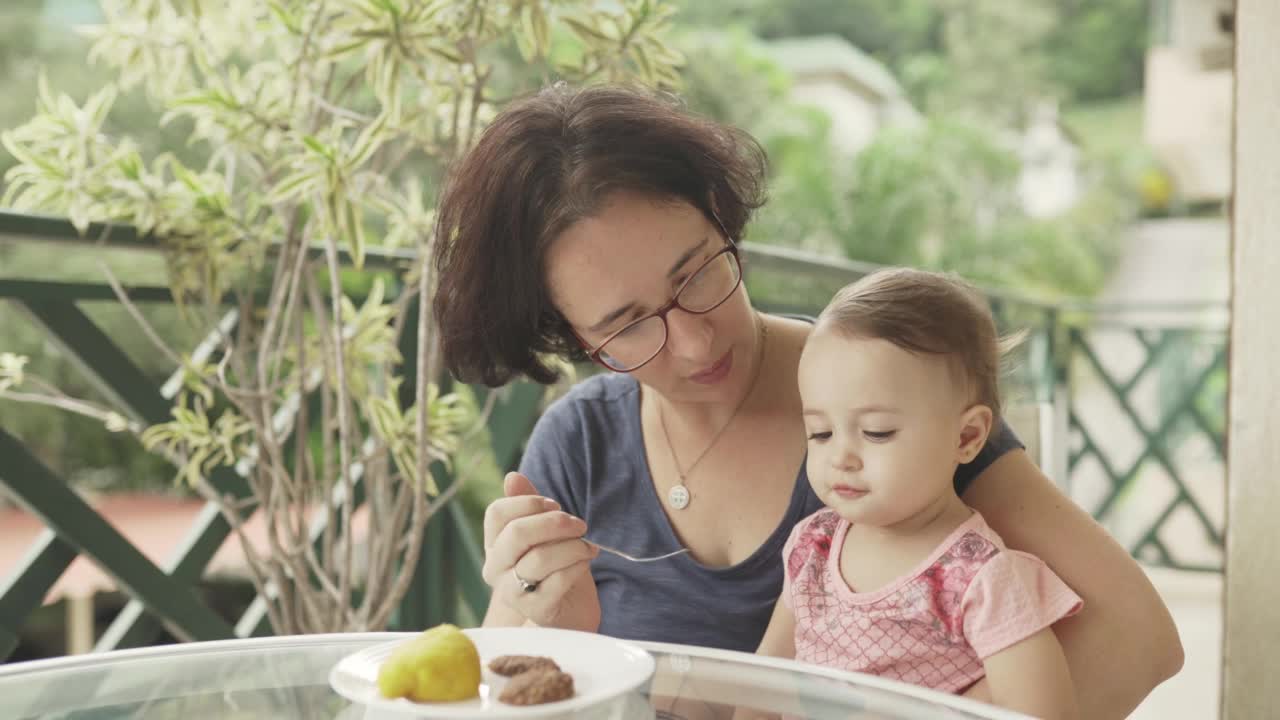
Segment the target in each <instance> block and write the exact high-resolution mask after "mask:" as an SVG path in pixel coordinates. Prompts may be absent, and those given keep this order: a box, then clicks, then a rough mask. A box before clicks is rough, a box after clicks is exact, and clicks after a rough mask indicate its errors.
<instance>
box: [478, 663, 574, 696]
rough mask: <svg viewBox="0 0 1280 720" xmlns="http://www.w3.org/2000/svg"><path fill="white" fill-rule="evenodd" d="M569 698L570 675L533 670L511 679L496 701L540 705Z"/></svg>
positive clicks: (571, 686) (554, 671)
mask: <svg viewBox="0 0 1280 720" xmlns="http://www.w3.org/2000/svg"><path fill="white" fill-rule="evenodd" d="M494 672H497V671H496V670H495V671H494ZM570 697H573V676H572V675H569V674H568V673H563V672H560V671H559V670H553V669H551V668H535V669H533V670H527V671H525V672H523V673H520V674H519V675H516V676H515V677H513V678H511V681H510V682H508V683H507V686H506V687H505V688H503V689H502V694H501V695H499V696H498V699H499V700H501V701H502V702H504V703H507V704H508V705H541V704H543V703H550V702H556V701H557V700H564V699H566V698H570Z"/></svg>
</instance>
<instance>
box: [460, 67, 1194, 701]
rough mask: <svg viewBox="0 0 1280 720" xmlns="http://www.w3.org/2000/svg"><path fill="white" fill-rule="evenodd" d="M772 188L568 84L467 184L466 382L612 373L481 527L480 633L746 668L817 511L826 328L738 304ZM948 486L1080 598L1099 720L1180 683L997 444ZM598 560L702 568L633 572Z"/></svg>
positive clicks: (1077, 667) (503, 132)
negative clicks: (808, 357) (678, 647)
mask: <svg viewBox="0 0 1280 720" xmlns="http://www.w3.org/2000/svg"><path fill="white" fill-rule="evenodd" d="M764 169H765V161H764V154H763V151H762V150H761V149H760V147H759V146H758V145H757V144H756V143H755V142H754V141H753V140H752V139H751V138H750V137H748V136H747V135H746V134H744V133H742V132H741V131H739V130H736V129H733V128H729V127H724V126H722V125H719V124H716V123H714V122H711V121H708V120H705V119H701V118H698V117H695V116H692V115H689V114H687V113H685V112H683V111H682V110H681V109H680V108H679V107H677V106H676V105H675V104H674V103H671V102H669V101H668V100H666V99H663V98H659V97H656V96H654V95H651V94H648V93H646V92H642V91H638V90H629V89H622V88H616V87H594V88H587V89H574V88H569V87H566V86H563V85H558V86H556V87H553V88H550V89H548V90H545V91H543V92H541V93H538V94H537V95H534V96H532V97H530V98H527V99H525V100H523V101H521V102H518V103H515V104H513V105H512V106H510V107H509V108H508V109H506V110H505V111H504V112H502V113H501V114H500V115H499V116H498V117H497V118H496V119H495V120H494V122H493V123H492V125H490V127H489V128H488V129H487V131H486V132H485V133H484V135H483V136H482V137H481V139H480V140H479V142H478V144H477V145H476V147H475V148H474V149H473V150H472V151H471V152H470V153H469V154H468V155H467V156H466V157H464V158H463V159H462V160H461V161H460V162H459V164H458V165H457V166H456V167H454V168H453V170H452V173H451V176H450V178H449V182H448V184H447V186H446V188H445V190H444V193H443V195H442V198H441V202H440V205H439V209H438V213H439V214H438V218H437V222H438V227H437V232H438V237H439V238H440V243H439V244H438V246H437V251H436V252H437V255H436V258H435V261H436V267H437V269H438V270H439V277H440V284H439V286H438V289H437V294H436V297H435V313H436V320H437V322H438V323H439V327H440V330H441V333H442V342H443V351H444V353H445V357H446V359H447V361H448V363H449V365H450V367H451V368H452V370H453V371H454V372H455V373H457V374H458V375H459V376H461V377H464V378H468V379H478V380H481V381H483V382H485V383H488V384H490V385H497V384H501V383H504V382H506V381H507V380H509V379H511V378H513V377H515V376H517V375H526V376H528V377H530V378H531V379H533V380H535V381H539V382H549V381H552V380H554V379H555V377H556V372H555V370H554V360H553V359H552V358H550V357H549V356H560V357H564V358H571V359H581V358H582V357H583V355H587V356H589V357H590V358H591V359H592V360H594V361H596V362H597V363H599V364H601V365H603V366H605V367H606V368H608V370H609V372H606V373H603V374H601V375H598V376H595V377H592V378H591V379H589V380H587V381H585V382H583V383H581V384H579V385H578V386H577V387H576V388H574V389H573V390H572V391H571V392H570V393H569V394H568V395H566V396H565V397H564V398H562V399H560V400H559V401H557V402H556V403H555V404H554V405H553V406H552V407H551V408H550V409H549V410H548V411H547V412H546V413H545V414H544V416H543V417H542V418H541V419H540V420H539V422H538V424H537V426H536V427H535V429H534V431H533V433H532V435H531V437H530V439H529V443H528V447H527V449H526V452H525V455H524V458H523V460H522V462H521V467H520V473H513V474H510V475H508V476H507V478H506V481H505V490H506V497H505V498H502V499H500V500H497V501H496V502H494V503H493V504H492V505H491V506H490V507H489V509H488V511H487V512H486V514H485V546H486V549H487V554H486V559H485V568H484V576H485V579H486V581H487V582H488V583H489V584H490V586H491V587H492V588H493V596H492V600H491V602H490V606H489V611H488V614H487V616H486V617H485V624H486V625H490V626H501V625H519V624H524V623H533V624H537V625H543V626H555V627H563V628H574V629H579V630H587V631H593V632H595V631H598V632H603V633H606V634H609V635H614V636H618V637H628V638H638V639H647V640H658V641H676V642H685V643H695V644H703V645H710V646H718V647H726V648H730V649H737V650H748V651H750V650H754V649H755V647H756V645H757V643H758V642H759V640H760V637H761V635H762V634H763V632H764V629H765V626H766V624H767V623H768V619H769V613H770V610H771V608H772V607H773V604H774V601H775V600H776V599H777V597H778V593H779V589H780V585H781V563H780V561H779V552H780V550H781V548H782V544H783V542H784V541H785V540H786V538H787V536H788V534H789V532H790V530H791V528H792V527H793V526H794V525H795V523H796V522H797V521H799V520H800V519H801V518H803V517H805V516H807V515H808V514H810V513H812V512H814V511H816V510H817V509H818V508H819V507H820V503H819V502H818V500H817V498H816V497H815V496H814V495H813V492H812V490H811V488H810V487H809V483H808V482H807V479H806V477H805V475H804V458H805V440H806V438H805V433H804V426H803V422H802V418H801V410H800V401H799V395H798V390H797V381H796V369H797V363H798V360H799V356H800V351H801V347H802V345H803V343H804V339H805V337H806V334H807V333H808V332H809V328H810V326H809V324H808V323H806V322H803V321H799V320H793V319H785V318H781V317H771V316H766V315H762V314H759V313H757V312H756V311H755V310H753V309H752V307H751V302H750V299H749V298H748V296H747V293H746V290H745V288H744V287H743V286H742V284H741V282H740V277H741V265H740V261H739V259H738V250H737V245H736V243H737V242H738V241H739V239H740V238H741V237H742V234H743V231H744V228H745V227H746V224H747V221H748V220H749V218H750V215H751V213H752V211H754V210H755V209H756V208H758V207H760V205H761V204H763V202H764ZM955 482H956V487H957V490H958V491H960V492H961V493H962V494H963V497H964V500H965V501H966V502H967V503H968V504H969V505H971V506H973V507H975V508H976V509H978V510H979V511H980V512H981V513H982V514H983V515H984V516H985V517H986V518H987V520H988V522H989V523H990V524H991V526H992V527H993V528H994V529H995V530H996V532H998V533H999V534H1000V535H1001V536H1003V537H1004V538H1005V540H1006V541H1007V543H1008V544H1009V546H1010V547H1014V548H1019V549H1022V550H1025V551H1027V552H1030V553H1032V554H1035V555H1037V556H1039V557H1041V558H1042V559H1044V560H1045V562H1047V563H1048V564H1049V566H1050V567H1052V568H1053V570H1054V571H1055V572H1056V573H1057V574H1058V575H1059V576H1061V577H1062V578H1063V579H1064V580H1065V581H1066V582H1067V583H1068V584H1069V585H1070V586H1071V587H1072V588H1073V589H1074V590H1076V591H1077V592H1078V593H1079V594H1080V595H1081V596H1082V597H1083V598H1084V601H1085V610H1084V612H1082V613H1081V614H1079V615H1078V616H1076V617H1074V618H1071V619H1067V620H1064V621H1062V622H1059V623H1058V624H1057V625H1055V627H1054V629H1055V631H1056V632H1057V634H1058V637H1059V639H1060V641H1061V643H1062V646H1063V648H1064V651H1065V652H1066V655H1067V658H1068V661H1069V663H1070V666H1071V673H1072V677H1073V679H1074V681H1075V683H1076V687H1077V688H1078V693H1079V695H1080V701H1081V711H1082V715H1083V716H1084V717H1122V716H1124V715H1125V714H1127V713H1128V712H1129V711H1130V710H1131V709H1132V708H1133V707H1135V706H1136V705H1137V703H1138V702H1139V701H1140V700H1141V699H1142V698H1143V697H1144V696H1145V695H1146V694H1147V693H1148V692H1149V691H1150V690H1151V689H1152V688H1153V687H1154V686H1155V685H1156V684H1158V683H1159V682H1161V681H1163V680H1164V679H1166V678H1168V677H1169V676H1171V675H1172V674H1173V673H1175V672H1176V671H1177V670H1178V668H1179V667H1180V666H1181V662H1182V650H1181V646H1180V644H1179V642H1178V638H1177V633H1176V631H1175V629H1174V626H1173V623H1172V621H1171V619H1170V617H1169V614H1168V611H1167V610H1166V609H1165V607H1164V605H1163V603H1162V602H1161V601H1160V598H1159V597H1158V595H1157V594H1156V593H1155V591H1154V589H1153V588H1152V586H1151V585H1150V583H1149V582H1148V581H1147V579H1146V577H1145V575H1144V574H1143V573H1142V571H1141V569H1140V568H1139V567H1138V566H1137V564H1136V563H1134V561H1133V560H1132V559H1131V558H1129V556H1128V555H1127V554H1126V553H1125V552H1124V550H1123V549H1122V548H1121V547H1120V546H1118V545H1117V544H1116V543H1115V542H1114V541H1113V540H1112V539H1111V538H1110V537H1109V536H1108V535H1107V534H1106V532H1104V531H1103V530H1102V529H1101V528H1100V527H1099V526H1098V525H1096V524H1095V523H1094V522H1093V520H1092V519H1091V518H1090V517H1089V516H1088V515H1087V514H1085V513H1083V512H1082V511H1080V509H1079V508H1077V507H1076V506H1075V505H1073V504H1072V503H1071V502H1070V501H1069V500H1068V499H1066V498H1065V497H1063V496H1062V495H1061V494H1060V493H1059V492H1058V491H1057V490H1056V489H1055V488H1054V486H1053V485H1052V483H1050V482H1049V481H1048V479H1046V478H1045V476H1044V475H1043V474H1041V473H1040V471H1039V470H1038V469H1037V468H1036V467H1035V466H1034V465H1033V464H1032V463H1031V462H1030V460H1029V459H1028V458H1027V455H1026V453H1025V452H1024V451H1023V450H1022V449H1021V444H1020V443H1019V442H1018V440H1017V438H1016V437H1014V435H1013V434H1012V432H1011V431H1010V430H1009V429H1008V428H1007V427H1004V426H1001V427H1000V428H998V429H997V431H995V432H993V433H992V439H991V440H990V441H989V442H988V445H987V447H986V448H985V449H984V451H983V453H982V454H981V455H980V456H979V457H978V458H977V459H976V460H974V462H972V463H970V464H969V465H967V466H963V467H962V468H961V470H960V471H959V472H958V473H957V475H956V479H955ZM584 537H585V538H586V539H588V540H591V541H595V542H599V543H601V544H604V545H609V546H612V547H617V548H621V549H623V550H625V551H626V552H628V553H630V554H632V555H658V554H662V553H665V552H669V551H671V550H674V549H677V548H681V547H684V548H688V549H689V553H687V554H685V555H681V556H677V557H674V558H671V559H669V560H662V561H659V562H654V563H632V562H629V561H627V560H624V559H621V558H618V557H616V556H613V555H609V554H601V553H600V552H599V550H598V549H597V548H596V547H595V546H594V545H592V544H590V543H588V542H583V538H584ZM971 692H972V693H973V694H976V695H978V696H982V694H983V692H984V688H983V687H982V686H981V684H980V685H979V686H978V687H976V688H975V689H974V690H972V691H971Z"/></svg>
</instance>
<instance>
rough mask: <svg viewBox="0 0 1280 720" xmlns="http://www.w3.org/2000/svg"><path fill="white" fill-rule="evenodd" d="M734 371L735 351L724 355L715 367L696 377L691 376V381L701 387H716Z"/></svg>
mask: <svg viewBox="0 0 1280 720" xmlns="http://www.w3.org/2000/svg"><path fill="white" fill-rule="evenodd" d="M732 369H733V351H732V350H730V351H728V352H726V353H725V354H724V356H723V357H721V358H720V359H719V360H717V361H716V364H715V365H712V366H711V367H709V368H707V369H706V370H703V371H702V372H700V373H698V374H696V375H690V376H689V379H690V380H692V381H694V382H696V383H698V384H699V385H715V384H716V383H718V382H720V381H721V380H724V379H725V378H727V377H729V371H730V370H732Z"/></svg>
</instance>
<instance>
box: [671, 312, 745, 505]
mask: <svg viewBox="0 0 1280 720" xmlns="http://www.w3.org/2000/svg"><path fill="white" fill-rule="evenodd" d="M756 318H757V320H758V322H759V325H760V349H759V350H758V351H757V352H756V367H755V370H753V371H752V374H751V382H750V383H749V384H748V385H747V391H746V392H745V393H743V394H742V399H741V400H739V401H738V404H737V405H736V406H734V408H733V412H731V413H729V419H728V420H725V422H724V425H721V426H720V429H719V430H717V431H716V433H715V434H714V435H712V436H711V440H710V441H709V442H708V443H707V446H706V447H705V448H703V449H702V452H701V453H698V457H696V458H694V460H693V463H691V464H690V465H689V467H688V469H687V470H681V469H680V461H679V460H678V459H676V448H675V445H672V444H671V435H670V434H669V433H668V432H667V419H666V416H664V415H663V414H662V406H661V405H659V406H658V424H659V425H660V426H661V427H662V438H663V439H664V440H666V441H667V453H668V454H669V455H670V456H671V464H672V465H673V466H675V469H676V475H679V476H680V484H679V485H677V486H675V487H673V488H671V490H670V491H669V492H668V495H667V497H668V499H669V500H670V501H671V504H672V505H674V506H675V508H676V509H677V510H683V509H684V508H685V507H687V506H688V505H689V499H690V497H689V489H688V487H686V486H685V480H686V478H688V477H689V475H690V474H692V473H693V470H694V468H696V467H698V463H700V462H702V459H703V458H704V457H706V456H707V453H709V452H711V448H713V447H715V446H716V442H718V441H719V440H720V436H721V435H724V433H725V431H726V430H728V429H729V426H730V425H732V424H733V420H734V418H736V417H737V416H738V411H740V410H742V407H743V406H744V405H746V404H747V399H748V398H750V397H751V393H752V392H753V391H754V390H755V387H756V381H757V380H759V379H760V369H761V368H762V367H764V349H765V341H766V340H768V338H769V325H768V324H767V323H765V321H764V318H762V317H760V315H756Z"/></svg>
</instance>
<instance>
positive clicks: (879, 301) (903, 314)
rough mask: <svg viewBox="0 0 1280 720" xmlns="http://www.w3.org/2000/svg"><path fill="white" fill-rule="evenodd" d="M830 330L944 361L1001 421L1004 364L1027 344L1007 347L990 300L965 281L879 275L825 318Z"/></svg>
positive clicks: (893, 271)
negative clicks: (1015, 349) (1013, 351)
mask: <svg viewBox="0 0 1280 720" xmlns="http://www.w3.org/2000/svg"><path fill="white" fill-rule="evenodd" d="M823 330H832V331H834V332H836V333H837V334H840V335H843V336H845V337H857V338H869V339H874V340H887V341H889V342H891V343H893V344H894V345H897V346H898V347H900V348H902V349H903V350H906V351H907V352H911V353H917V354H922V355H940V356H943V357H945V358H946V360H947V361H948V362H949V363H950V365H951V367H952V369H953V370H954V371H955V374H956V377H957V379H958V380H961V381H962V382H964V383H965V387H966V388H967V389H968V391H969V394H970V398H971V399H972V400H973V401H975V402H977V403H980V404H982V405H986V406H987V407H989V408H991V413H992V415H993V416H994V417H995V418H999V417H1000V359H1001V357H1003V356H1004V355H1005V354H1006V353H1007V352H1008V351H1009V349H1011V348H1012V347H1013V346H1014V345H1016V344H1017V342H1018V340H1019V339H1020V337H1019V336H1016V335H1015V336H1013V337H1011V338H1004V339H1002V338H1001V337H1000V335H999V333H998V332H997V330H996V323H995V319H994V318H993V317H992V315H991V306H990V305H989V304H988V303H987V300H986V298H985V297H984V296H983V295H982V293H980V292H979V291H978V290H977V289H976V288H974V287H973V286H972V285H970V284H969V283H967V282H965V281H964V280H961V279H960V278H959V277H957V276H954V275H944V274H942V273H936V272H929V271H927V270H914V269H910V268H889V269H885V270H878V271H876V272H874V273H871V274H870V275H867V276H866V277H864V278H862V279H861V280H858V281H857V282H855V283H853V284H851V285H848V286H846V287H845V288H843V289H841V290H840V291H839V292H838V293H836V296H835V297H834V298H832V300H831V302H830V303H829V304H828V305H827V307H826V309H825V310H823V311H822V314H821V315H819V316H818V325H817V329H816V330H815V332H819V331H823Z"/></svg>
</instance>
